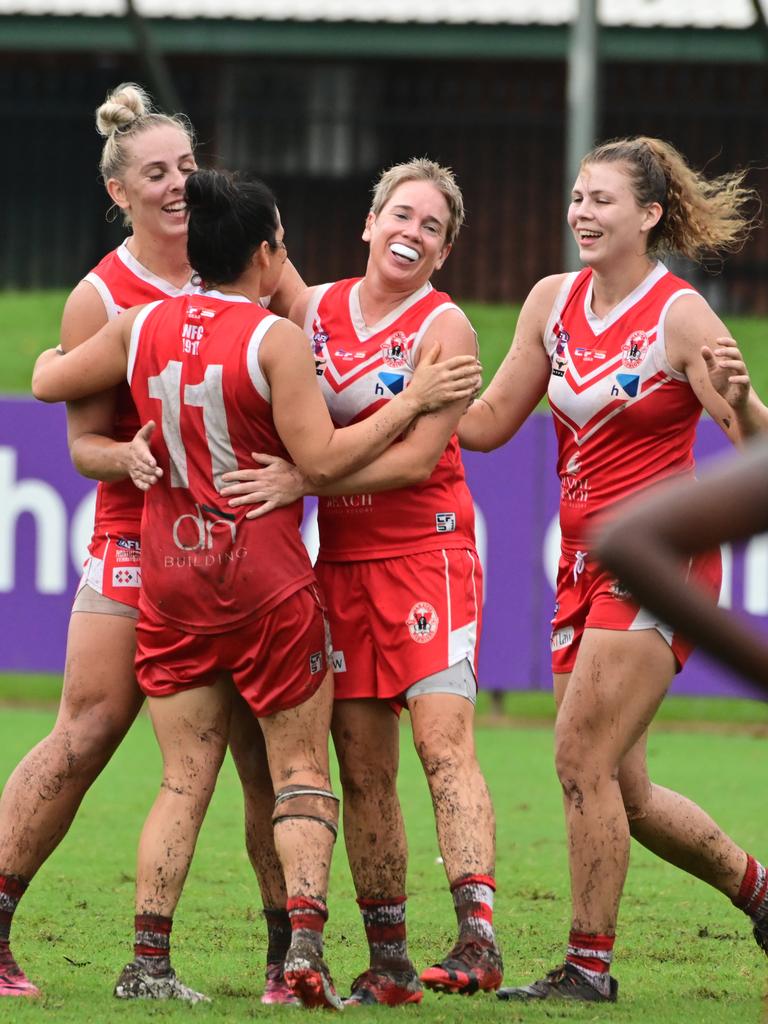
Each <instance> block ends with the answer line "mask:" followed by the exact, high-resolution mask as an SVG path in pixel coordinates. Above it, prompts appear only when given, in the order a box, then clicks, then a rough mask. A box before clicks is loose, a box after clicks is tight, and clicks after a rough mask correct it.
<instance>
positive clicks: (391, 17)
mask: <svg viewBox="0 0 768 1024" xmlns="http://www.w3.org/2000/svg"><path fill="white" fill-rule="evenodd" d="M762 2H763V4H764V6H766V0H762ZM136 7H137V9H138V10H139V12H140V13H141V14H143V15H145V16H146V17H150V18H178V19H179V20H185V21H189V20H194V19H195V18H219V19H221V18H232V19H238V20H245V21H258V20H265V21H298V22H318V21H320V22H340V21H352V22H362V23H375V22H390V23H395V24H407V23H413V22H416V23H422V24H438V23H442V24H464V25H466V24H487V25H519V26H524V25H549V26H554V25H566V24H569V23H570V21H571V20H572V19H573V17H574V14H575V12H576V7H577V0H547V2H546V4H543V3H541V0H472V3H468V2H467V0H376V3H371V0H136ZM598 11H599V20H600V23H601V24H603V25H606V26H620V25H623V26H627V27H634V28H654V27H659V28H727V29H743V28H749V27H750V26H752V25H753V24H754V23H755V20H756V19H755V12H754V9H753V6H752V3H751V0H729V2H728V3H723V0H600V2H599V3H598ZM124 14H125V3H124V0H0V15H26V16H30V15H33V16H44V15H58V16H63V17H68V16H73V15H80V16H86V17H110V16H112V17H121V16H123V15H124Z"/></svg>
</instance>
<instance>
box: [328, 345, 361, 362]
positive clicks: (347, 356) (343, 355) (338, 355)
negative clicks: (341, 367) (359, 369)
mask: <svg viewBox="0 0 768 1024" xmlns="http://www.w3.org/2000/svg"><path fill="white" fill-rule="evenodd" d="M333 355H334V358H335V359H343V360H344V362H346V363H348V362H350V361H351V360H352V359H365V352H347V350H346V349H345V348H337V349H336V351H335V352H334V353H333Z"/></svg>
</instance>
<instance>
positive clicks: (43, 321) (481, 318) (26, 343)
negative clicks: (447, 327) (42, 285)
mask: <svg viewBox="0 0 768 1024" xmlns="http://www.w3.org/2000/svg"><path fill="white" fill-rule="evenodd" d="M66 294H67V293H66V292H63V291H47V292H24V293H17V292H0V317H1V318H2V319H1V320H0V322H1V323H2V324H3V336H4V342H3V346H2V352H0V394H3V393H5V394H8V393H15V394H25V393H28V392H29V381H30V378H31V375H32V366H33V364H34V362H35V358H36V356H37V354H38V353H39V352H41V351H42V350H43V349H44V348H49V347H50V346H51V345H53V344H54V343H55V342H56V341H57V340H58V329H59V318H60V317H61V310H62V308H63V306H64V300H65V298H66ZM463 305H464V309H465V310H466V311H467V314H468V315H469V317H470V319H471V320H472V323H473V324H474V325H475V328H476V330H477V333H478V335H479V338H480V349H481V353H482V360H483V366H484V368H485V380H486V382H487V381H489V380H490V379H491V377H492V376H493V374H494V372H495V370H496V367H497V366H498V365H499V363H500V362H501V360H502V359H503V358H504V354H505V352H506V351H507V349H508V348H509V344H510V341H511V340H512V335H513V333H514V328H515V322H516V320H517V314H518V308H517V307H516V306H482V305H479V304H477V303H472V302H467V303H464V304H463ZM728 327H729V329H730V330H731V332H732V334H733V336H734V337H735V338H736V339H737V340H738V341H739V343H740V345H741V347H742V351H743V353H744V355H745V356H746V359H747V362H748V364H749V367H750V371H751V373H752V379H753V381H754V384H755V387H756V388H757V390H758V391H759V392H760V394H762V395H765V396H768V324H766V322H765V321H764V320H761V319H758V318H756V317H733V318H730V319H728Z"/></svg>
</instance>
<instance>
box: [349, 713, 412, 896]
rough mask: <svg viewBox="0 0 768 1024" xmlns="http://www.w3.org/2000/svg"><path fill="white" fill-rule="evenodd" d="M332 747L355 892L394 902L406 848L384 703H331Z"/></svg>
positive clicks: (393, 724) (395, 743)
mask: <svg viewBox="0 0 768 1024" xmlns="http://www.w3.org/2000/svg"><path fill="white" fill-rule="evenodd" d="M333 742H334V745H335V747H336V755H337V757H338V759H339V772H340V776H341V786H342V790H343V792H344V842H345V844H346V848H347V857H348V858H349V866H350V869H351V871H352V879H353V881H354V883H355V892H356V893H357V896H358V898H359V899H363V900H382V899H387V898H389V897H396V898H400V897H402V896H403V895H405V878H406V868H407V862H408V846H407V843H406V839H405V826H404V824H403V815H402V812H401V810H400V800H399V799H398V796H397V769H398V763H399V757H400V753H399V744H400V728H399V723H398V718H397V715H396V714H394V712H393V711H392V708H391V707H390V706H389V704H388V702H387V701H381V700H339V701H336V703H335V705H334V709H333Z"/></svg>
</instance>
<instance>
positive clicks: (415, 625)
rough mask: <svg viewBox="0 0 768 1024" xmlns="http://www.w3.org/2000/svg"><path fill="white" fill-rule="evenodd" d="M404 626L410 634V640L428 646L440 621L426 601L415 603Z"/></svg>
mask: <svg viewBox="0 0 768 1024" xmlns="http://www.w3.org/2000/svg"><path fill="white" fill-rule="evenodd" d="M405 624H406V626H407V627H408V632H409V633H410V634H411V640H415V641H416V643H417V644H428V643H429V641H430V640H434V638H435V636H436V634H437V629H438V626H439V625H440V620H439V619H438V617H437V612H436V611H435V609H434V608H433V607H432V605H431V604H430V603H429V602H428V601H417V602H416V604H415V605H414V606H413V608H411V610H410V612H409V613H408V618H407V619H406V620H405Z"/></svg>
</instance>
